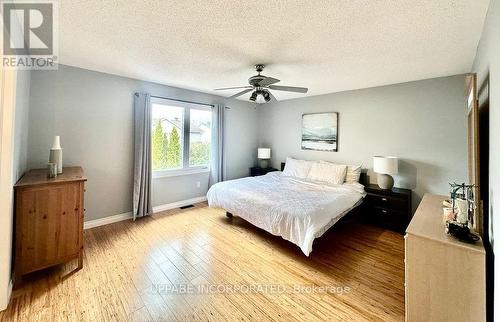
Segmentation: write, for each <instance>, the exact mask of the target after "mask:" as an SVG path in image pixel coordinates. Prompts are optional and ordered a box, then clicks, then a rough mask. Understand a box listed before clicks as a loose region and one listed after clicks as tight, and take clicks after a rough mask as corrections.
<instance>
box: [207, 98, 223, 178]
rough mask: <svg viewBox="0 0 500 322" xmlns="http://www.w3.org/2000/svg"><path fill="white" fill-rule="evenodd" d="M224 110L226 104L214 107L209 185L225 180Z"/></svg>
mask: <svg viewBox="0 0 500 322" xmlns="http://www.w3.org/2000/svg"><path fill="white" fill-rule="evenodd" d="M224 112H225V106H224V105H223V104H217V105H215V106H214V107H213V109H212V129H213V130H212V149H211V151H210V180H209V182H208V185H209V187H210V186H212V185H213V184H215V183H217V182H221V181H224Z"/></svg>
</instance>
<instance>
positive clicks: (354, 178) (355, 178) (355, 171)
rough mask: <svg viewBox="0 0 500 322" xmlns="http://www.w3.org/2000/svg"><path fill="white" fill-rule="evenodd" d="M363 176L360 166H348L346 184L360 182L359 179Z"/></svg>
mask: <svg viewBox="0 0 500 322" xmlns="http://www.w3.org/2000/svg"><path fill="white" fill-rule="evenodd" d="M360 176H361V166H360V165H348V166H347V173H346V175H345V182H346V183H355V182H359V177H360Z"/></svg>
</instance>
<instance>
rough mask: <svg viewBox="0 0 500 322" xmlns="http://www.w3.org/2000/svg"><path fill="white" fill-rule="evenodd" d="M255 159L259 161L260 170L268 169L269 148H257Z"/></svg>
mask: <svg viewBox="0 0 500 322" xmlns="http://www.w3.org/2000/svg"><path fill="white" fill-rule="evenodd" d="M257 158H258V159H259V165H260V167H261V168H263V169H266V168H267V167H269V160H270V159H271V149H269V148H258V149H257Z"/></svg>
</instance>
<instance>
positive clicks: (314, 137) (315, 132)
mask: <svg viewBox="0 0 500 322" xmlns="http://www.w3.org/2000/svg"><path fill="white" fill-rule="evenodd" d="M302 150H317V151H333V152H337V151H338V113H335V112H334V113H314V114H303V115H302Z"/></svg>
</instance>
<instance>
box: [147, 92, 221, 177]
mask: <svg viewBox="0 0 500 322" xmlns="http://www.w3.org/2000/svg"><path fill="white" fill-rule="evenodd" d="M153 104H156V105H164V106H165V107H166V108H168V106H175V107H182V108H183V109H184V111H183V120H184V124H183V126H182V167H181V168H175V169H161V170H153V173H152V176H153V178H164V177H175V176H183V175H190V174H199V173H207V172H210V164H208V165H206V166H190V165H189V143H190V142H189V140H190V135H189V134H190V128H191V113H190V112H191V110H192V109H196V110H204V111H210V112H213V110H212V108H211V107H210V106H205V105H201V104H195V103H187V102H178V101H174V100H169V99H166V98H156V97H152V98H151V105H153ZM210 145H212V142H211V141H210ZM152 152H153V151H152V149H151V153H152Z"/></svg>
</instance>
